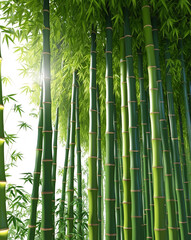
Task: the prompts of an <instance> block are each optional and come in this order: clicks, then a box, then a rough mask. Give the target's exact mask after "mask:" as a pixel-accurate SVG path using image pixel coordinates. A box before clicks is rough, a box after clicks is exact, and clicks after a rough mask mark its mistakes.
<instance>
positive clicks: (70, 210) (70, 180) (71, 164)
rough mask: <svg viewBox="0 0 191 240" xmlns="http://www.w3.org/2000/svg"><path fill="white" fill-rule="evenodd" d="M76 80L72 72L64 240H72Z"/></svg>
mask: <svg viewBox="0 0 191 240" xmlns="http://www.w3.org/2000/svg"><path fill="white" fill-rule="evenodd" d="M76 78H77V72H76V71H74V72H73V82H72V97H71V117H70V122H71V124H70V150H69V154H70V156H69V165H68V168H69V169H68V188H67V193H68V212H67V218H66V220H67V235H66V239H73V232H74V206H73V204H74V203H73V201H74V149H75V121H76V120H75V104H76V103H75V101H76Z"/></svg>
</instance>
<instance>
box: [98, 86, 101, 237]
mask: <svg viewBox="0 0 191 240" xmlns="http://www.w3.org/2000/svg"><path fill="white" fill-rule="evenodd" d="M97 160H98V202H97V207H98V223H99V226H98V240H101V239H102V227H101V226H102V155H101V118H100V102H99V86H98V84H97Z"/></svg>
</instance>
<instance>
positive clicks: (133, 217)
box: [131, 216, 142, 218]
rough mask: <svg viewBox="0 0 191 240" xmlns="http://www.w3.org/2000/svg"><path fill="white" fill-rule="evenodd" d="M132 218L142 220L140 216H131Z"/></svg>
mask: <svg viewBox="0 0 191 240" xmlns="http://www.w3.org/2000/svg"><path fill="white" fill-rule="evenodd" d="M131 217H132V218H142V216H131Z"/></svg>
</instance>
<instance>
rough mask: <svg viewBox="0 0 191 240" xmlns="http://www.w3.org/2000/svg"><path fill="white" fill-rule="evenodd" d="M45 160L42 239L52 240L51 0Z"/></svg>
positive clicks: (45, 83)
mask: <svg viewBox="0 0 191 240" xmlns="http://www.w3.org/2000/svg"><path fill="white" fill-rule="evenodd" d="M43 19H44V28H43V53H42V55H43V158H42V163H43V164H42V167H43V171H42V222H41V231H42V239H43V240H45V239H46V240H47V239H50V240H51V239H52V230H53V226H52V207H51V206H52V193H53V192H52V184H51V175H52V120H51V92H50V23H49V0H44V5H43Z"/></svg>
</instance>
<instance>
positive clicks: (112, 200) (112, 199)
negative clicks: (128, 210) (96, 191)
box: [105, 198, 115, 202]
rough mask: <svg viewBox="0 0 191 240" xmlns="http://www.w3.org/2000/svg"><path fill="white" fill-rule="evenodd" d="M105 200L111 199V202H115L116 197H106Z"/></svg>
mask: <svg viewBox="0 0 191 240" xmlns="http://www.w3.org/2000/svg"><path fill="white" fill-rule="evenodd" d="M105 201H111V202H114V201H115V199H114V198H105Z"/></svg>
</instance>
